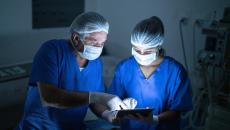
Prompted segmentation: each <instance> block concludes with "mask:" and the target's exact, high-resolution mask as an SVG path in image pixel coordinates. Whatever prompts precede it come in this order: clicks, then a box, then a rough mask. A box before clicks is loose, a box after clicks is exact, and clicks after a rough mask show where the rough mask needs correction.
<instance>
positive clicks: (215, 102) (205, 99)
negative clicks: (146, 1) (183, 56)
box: [185, 8, 230, 130]
mask: <svg viewBox="0 0 230 130" xmlns="http://www.w3.org/2000/svg"><path fill="white" fill-rule="evenodd" d="M228 10H229V8H228ZM228 17H229V16H228ZM223 19H224V18H223ZM198 24H199V27H200V29H201V34H202V36H203V37H204V43H205V44H204V47H203V48H202V49H201V50H200V51H199V53H198V55H197V57H198V58H197V61H196V60H195V61H196V62H197V63H198V66H197V65H195V70H197V72H198V73H199V75H200V78H203V81H204V84H203V87H201V88H194V86H193V89H197V90H195V91H194V90H193V92H194V95H193V108H194V109H193V111H192V112H191V113H189V114H190V117H189V127H190V129H194V130H204V129H205V130H215V129H217V128H218V129H226V130H227V129H229V128H230V126H229V125H228V123H226V122H229V121H230V119H229V116H227V115H229V114H230V111H229V108H230V100H229V99H230V91H229V90H230V82H229V81H230V51H229V50H230V23H229V22H226V21H223V20H220V21H215V20H212V21H203V20H196V21H195V23H194V25H198ZM194 30H195V29H194ZM193 35H195V31H194V33H193ZM194 41H196V40H195V38H194ZM194 43H195V42H194ZM195 49H196V46H195V44H194V54H195V52H196V50H195ZM194 59H196V58H195V57H194ZM225 115H226V116H225ZM223 116H225V117H224V118H223ZM189 127H186V128H185V129H186V130H187V129H189Z"/></svg>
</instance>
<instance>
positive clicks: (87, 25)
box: [70, 12, 109, 35]
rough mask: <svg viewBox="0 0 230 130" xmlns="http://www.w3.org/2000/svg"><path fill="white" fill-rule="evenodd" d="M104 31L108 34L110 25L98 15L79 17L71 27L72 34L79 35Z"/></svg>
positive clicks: (82, 15) (81, 15)
mask: <svg viewBox="0 0 230 130" xmlns="http://www.w3.org/2000/svg"><path fill="white" fill-rule="evenodd" d="M101 31H104V32H106V33H108V31H109V23H108V22H107V21H106V19H105V18H104V17H103V16H101V15H100V14H98V13H95V12H87V13H82V14H80V15H79V16H77V17H76V18H75V19H74V21H73V22H72V24H71V25H70V32H71V33H73V32H77V33H79V34H83V35H84V34H89V33H93V32H101Z"/></svg>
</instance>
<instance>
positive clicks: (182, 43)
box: [179, 19, 188, 71]
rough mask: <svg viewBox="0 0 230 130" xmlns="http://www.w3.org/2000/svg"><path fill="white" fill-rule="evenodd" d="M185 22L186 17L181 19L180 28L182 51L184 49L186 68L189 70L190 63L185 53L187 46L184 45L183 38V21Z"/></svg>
mask: <svg viewBox="0 0 230 130" xmlns="http://www.w3.org/2000/svg"><path fill="white" fill-rule="evenodd" d="M183 22H185V19H181V20H180V22H179V29H180V38H181V46H182V51H183V56H184V64H185V68H186V70H187V71H188V64H187V58H186V54H185V47H184V38H183V32H182V23H183Z"/></svg>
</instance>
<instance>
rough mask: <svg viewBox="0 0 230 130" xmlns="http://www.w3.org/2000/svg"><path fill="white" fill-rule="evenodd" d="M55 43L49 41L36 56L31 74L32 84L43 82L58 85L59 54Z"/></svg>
mask: <svg viewBox="0 0 230 130" xmlns="http://www.w3.org/2000/svg"><path fill="white" fill-rule="evenodd" d="M57 55H58V54H57V51H56V48H55V46H54V45H52V44H50V42H47V43H45V44H43V45H42V46H41V48H40V49H39V50H38V52H37V54H36V55H35V57H34V61H33V66H32V71H31V75H30V82H29V83H30V85H33V86H34V85H35V86H36V83H37V82H43V83H47V84H52V85H55V86H58V56H57Z"/></svg>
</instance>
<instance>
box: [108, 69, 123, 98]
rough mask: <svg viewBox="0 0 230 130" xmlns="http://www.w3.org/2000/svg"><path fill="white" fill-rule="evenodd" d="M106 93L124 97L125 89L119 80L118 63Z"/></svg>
mask: <svg viewBox="0 0 230 130" xmlns="http://www.w3.org/2000/svg"><path fill="white" fill-rule="evenodd" d="M108 93H110V94H114V95H117V96H119V97H120V98H121V99H124V98H125V89H124V87H123V85H122V82H121V73H120V67H119V65H118V67H117V68H116V70H115V74H114V77H113V80H112V83H111V85H110V87H109V89H108Z"/></svg>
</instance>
